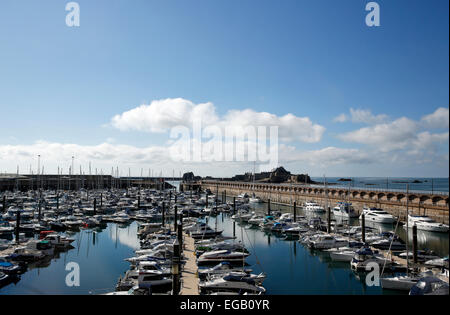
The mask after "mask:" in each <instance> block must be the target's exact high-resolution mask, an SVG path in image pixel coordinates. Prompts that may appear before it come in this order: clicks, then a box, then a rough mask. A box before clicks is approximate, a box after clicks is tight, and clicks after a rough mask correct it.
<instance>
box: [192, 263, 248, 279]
mask: <svg viewBox="0 0 450 315" xmlns="http://www.w3.org/2000/svg"><path fill="white" fill-rule="evenodd" d="M229 272H244V273H246V274H249V273H251V272H252V269H243V268H242V267H239V268H235V267H233V266H232V265H231V264H230V263H229V262H227V261H223V262H221V263H219V264H218V265H215V266H214V267H211V268H205V269H199V270H198V276H199V278H200V280H204V279H206V277H208V276H211V275H223V274H226V273H229Z"/></svg>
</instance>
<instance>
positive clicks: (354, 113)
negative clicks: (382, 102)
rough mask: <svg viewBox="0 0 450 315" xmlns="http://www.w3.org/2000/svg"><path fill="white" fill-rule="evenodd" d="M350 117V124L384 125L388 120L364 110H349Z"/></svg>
mask: <svg viewBox="0 0 450 315" xmlns="http://www.w3.org/2000/svg"><path fill="white" fill-rule="evenodd" d="M350 115H351V117H352V122H354V123H365V124H369V125H371V124H379V123H384V122H386V121H387V119H388V118H389V117H388V116H387V115H384V114H380V115H373V114H372V112H371V111H370V110H365V109H353V108H350Z"/></svg>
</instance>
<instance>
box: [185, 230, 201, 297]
mask: <svg viewBox="0 0 450 315" xmlns="http://www.w3.org/2000/svg"><path fill="white" fill-rule="evenodd" d="M183 238H184V250H183V253H184V257H185V259H186V264H185V265H184V268H183V271H182V272H181V295H198V294H199V293H198V275H197V269H198V268H197V259H196V257H195V247H194V239H193V238H192V237H190V236H189V235H187V234H184V235H183Z"/></svg>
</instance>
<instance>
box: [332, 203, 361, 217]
mask: <svg viewBox="0 0 450 315" xmlns="http://www.w3.org/2000/svg"><path fill="white" fill-rule="evenodd" d="M333 214H334V216H335V217H336V218H344V219H349V218H357V217H358V213H357V212H356V211H355V209H354V208H353V206H352V204H351V203H347V202H338V204H337V205H336V207H334V208H333Z"/></svg>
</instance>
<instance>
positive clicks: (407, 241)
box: [406, 184, 409, 274]
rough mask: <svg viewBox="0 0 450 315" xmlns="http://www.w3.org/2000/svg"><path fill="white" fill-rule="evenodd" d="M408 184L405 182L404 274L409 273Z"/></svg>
mask: <svg viewBox="0 0 450 315" xmlns="http://www.w3.org/2000/svg"><path fill="white" fill-rule="evenodd" d="M408 245H409V184H406V274H409V251H408V248H409V246H408Z"/></svg>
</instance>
